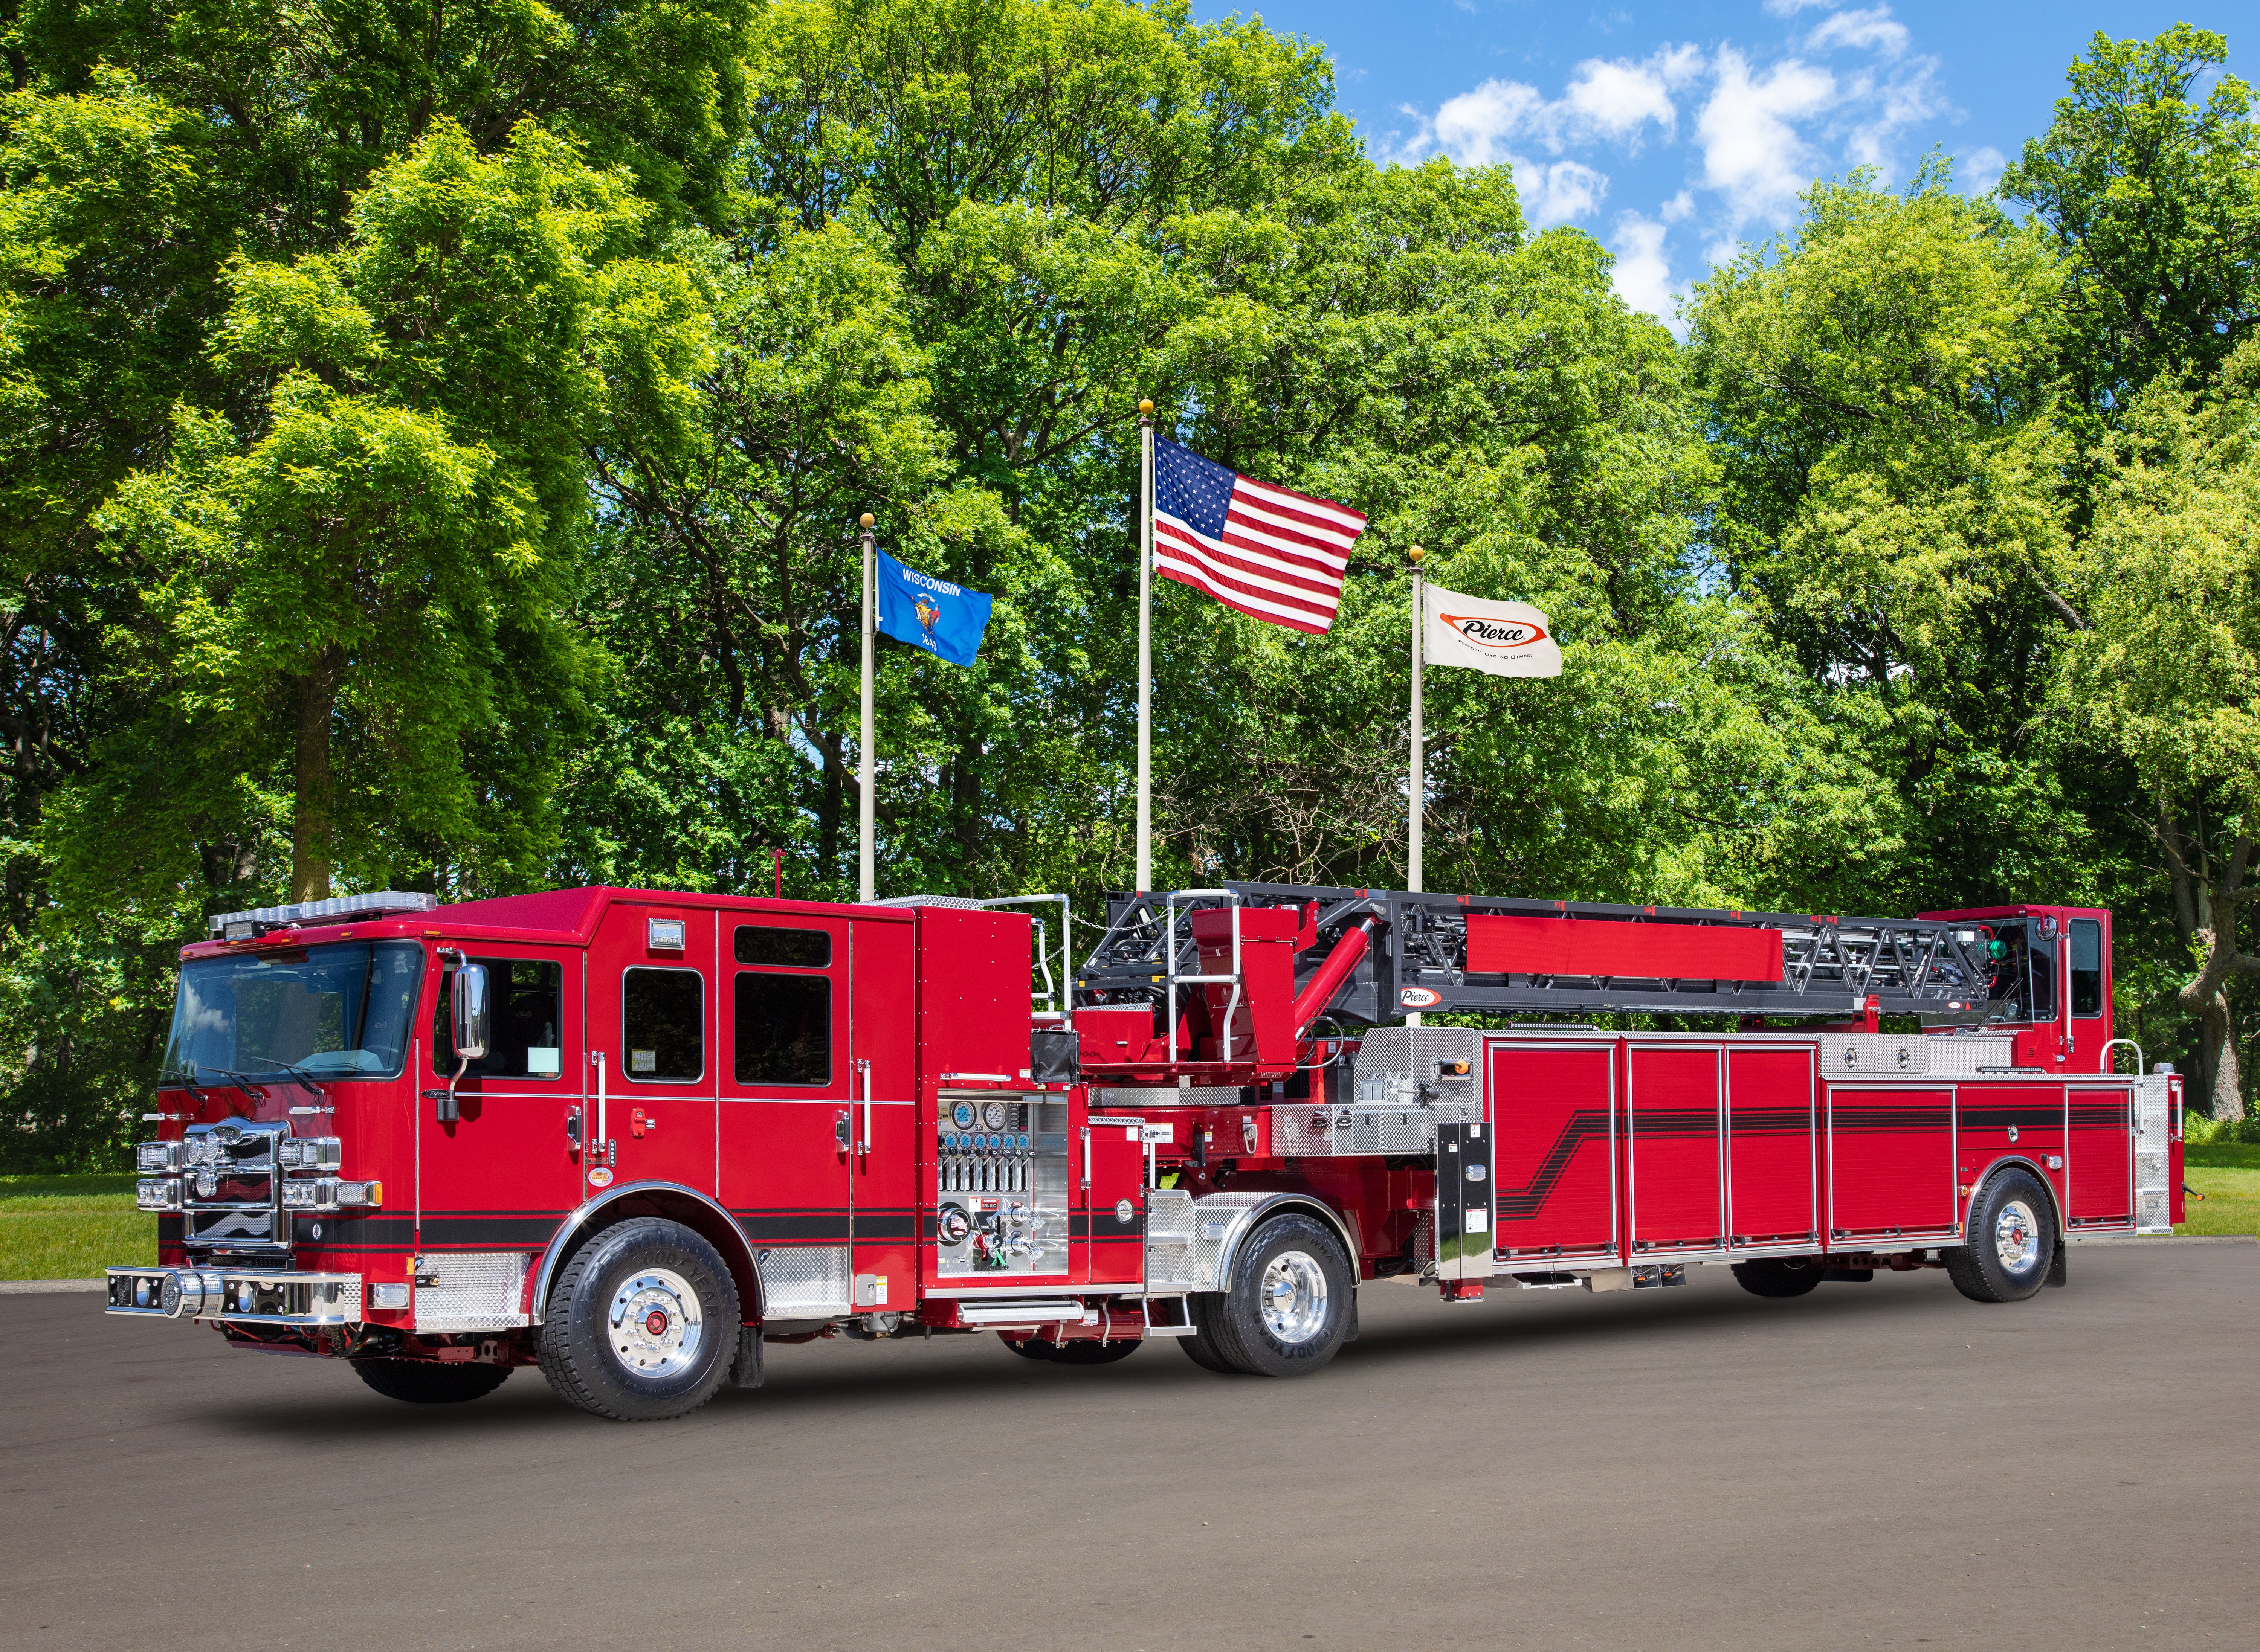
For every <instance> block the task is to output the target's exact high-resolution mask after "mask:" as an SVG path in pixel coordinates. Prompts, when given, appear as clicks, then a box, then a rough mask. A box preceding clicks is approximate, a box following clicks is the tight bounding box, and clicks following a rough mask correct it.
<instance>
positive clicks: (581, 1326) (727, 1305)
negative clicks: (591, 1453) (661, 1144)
mask: <svg viewBox="0 0 2260 1652" xmlns="http://www.w3.org/2000/svg"><path fill="white" fill-rule="evenodd" d="M739 1317H740V1316H739V1312H738V1288H737V1285H736V1284H735V1283H734V1282H733V1280H732V1279H731V1277H730V1269H729V1268H728V1266H727V1264H726V1263H725V1262H723V1260H722V1257H721V1255H720V1253H719V1252H718V1251H717V1250H716V1249H715V1248H714V1247H713V1246H712V1245H710V1244H708V1243H707V1242H706V1241H704V1240H703V1239H701V1238H700V1237H699V1236H698V1235H697V1234H695V1233H693V1232H691V1231H690V1229H689V1228H688V1227H685V1226H683V1225H682V1224H681V1223H680V1222H670V1221H666V1220H663V1219H661V1218H658V1217H653V1216H645V1217H638V1218H635V1219H632V1220H629V1221H625V1222H621V1223H619V1224H618V1225H617V1226H611V1227H607V1228H606V1229H604V1232H602V1233H600V1234H597V1236H596V1237H595V1238H593V1239H591V1240H590V1241H589V1242H588V1243H587V1244H585V1245H583V1247H582V1248H580V1249H579V1250H578V1251H576V1252H575V1253H574V1255H573V1258H572V1260H571V1261H570V1262H567V1263H566V1264H565V1269H564V1271H563V1272H562V1273H561V1274H560V1275H559V1276H558V1277H557V1283H556V1284H555V1285H554V1286H553V1287H552V1288H551V1290H550V1292H549V1305H548V1308H547V1312H546V1314H545V1316H544V1319H543V1323H542V1327H541V1374H542V1375H543V1376H544V1377H547V1378H548V1379H549V1385H550V1386H551V1387H552V1388H554V1389H555V1390H556V1391H557V1392H558V1395H559V1397H560V1398H563V1399H566V1400H569V1401H570V1402H571V1403H572V1404H574V1405H578V1406H579V1407H580V1408H581V1409H582V1410H583V1411H586V1412H594V1413H595V1414H596V1415H597V1416H599V1417H610V1418H612V1419H614V1420H618V1421H621V1422H656V1421H660V1420H664V1419H666V1418H669V1417H681V1416H683V1415H685V1414H686V1413H688V1412H694V1411H696V1410H697V1409H698V1407H699V1406H701V1405H704V1404H705V1403H706V1402H707V1401H708V1400H710V1399H712V1398H713V1397H714V1391H715V1390H717V1389H719V1387H721V1385H722V1383H723V1380H724V1379H725V1378H726V1377H728V1376H729V1374H730V1368H731V1364H732V1362H733V1360H734V1359H735V1357H736V1355H737V1348H738V1321H739Z"/></svg>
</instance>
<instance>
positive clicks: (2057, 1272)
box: [2041, 1234, 2071, 1286]
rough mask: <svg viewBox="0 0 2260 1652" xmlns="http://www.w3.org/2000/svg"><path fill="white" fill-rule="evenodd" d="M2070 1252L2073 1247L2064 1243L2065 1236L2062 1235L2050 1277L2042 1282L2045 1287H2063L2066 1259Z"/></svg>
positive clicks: (2050, 1268) (2050, 1270) (2049, 1272)
mask: <svg viewBox="0 0 2260 1652" xmlns="http://www.w3.org/2000/svg"><path fill="white" fill-rule="evenodd" d="M2070 1250H2071V1247H2070V1245H2067V1244H2065V1243H2064V1242H2063V1236H2062V1235H2061V1234H2059V1235H2057V1238H2056V1260H2055V1261H2054V1262H2050V1263H2049V1271H2048V1277H2047V1278H2045V1279H2043V1280H2042V1281H2041V1284H2042V1285H2043V1286H2049V1285H2061V1284H2063V1265H2064V1258H2065V1257H2066V1256H2067V1255H2069V1254H2070Z"/></svg>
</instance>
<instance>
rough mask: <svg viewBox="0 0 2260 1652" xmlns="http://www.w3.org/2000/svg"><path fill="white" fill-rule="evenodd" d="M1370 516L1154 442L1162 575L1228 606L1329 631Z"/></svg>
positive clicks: (1157, 563) (1279, 622)
mask: <svg viewBox="0 0 2260 1652" xmlns="http://www.w3.org/2000/svg"><path fill="white" fill-rule="evenodd" d="M1364 532H1365V518H1364V517H1362V516H1361V515H1360V514H1359V513H1358V512H1356V511H1352V510H1349V509H1348V508H1346V507H1345V506H1342V505H1339V504H1335V503H1334V501H1333V500H1332V499H1318V498H1313V497H1311V496H1310V495H1308V494H1305V493H1295V492H1291V491H1290V490H1288V489H1285V488H1275V487H1273V486H1272V485H1271V484H1270V483H1264V482H1256V481H1254V480H1252V479H1251V478H1249V477H1247V476H1241V475H1239V474H1238V473H1236V472H1234V471H1232V470H1228V469H1227V468H1225V467H1224V466H1222V465H1220V464H1218V463H1216V462H1215V461H1213V460H1209V459H1204V458H1202V457H1201V456H1200V455H1199V454H1197V453H1195V452H1193V451H1192V450H1191V448H1189V447H1178V446H1177V444H1176V443H1175V442H1173V441H1169V440H1164V439H1163V438H1162V437H1159V436H1156V437H1155V439H1154V571H1155V573H1157V574H1159V575H1160V576H1162V578H1164V579H1174V580H1176V581H1177V582H1178V583H1181V584H1186V585H1191V587H1192V588H1193V589H1194V590H1203V591H1206V592H1207V593H1208V594H1209V595H1210V596H1212V597H1215V598H1216V599H1217V601H1219V602H1220V603H1222V604H1224V605H1225V606H1226V607H1227V608H1237V609H1238V610H1240V611H1241V613H1243V614H1249V615H1252V616H1254V617H1255V619H1264V620H1269V622H1270V623H1271V624H1273V625H1275V626H1293V627H1294V628H1295V629H1296V630H1298V631H1309V632H1320V633H1322V632H1324V631H1325V630H1326V629H1327V627H1328V626H1332V625H1333V624H1334V611H1335V610H1336V609H1337V608H1339V607H1340V606H1341V586H1342V573H1343V570H1344V569H1347V568H1348V566H1349V547H1351V546H1353V545H1355V544H1356V543H1357V536H1358V535H1359V534H1361V533H1364Z"/></svg>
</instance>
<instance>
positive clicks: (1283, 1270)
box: [1203, 1216, 1355, 1377]
mask: <svg viewBox="0 0 2260 1652" xmlns="http://www.w3.org/2000/svg"><path fill="white" fill-rule="evenodd" d="M1354 1288H1355V1286H1354V1281H1353V1280H1352V1277H1351V1275H1350V1269H1349V1262H1348V1258H1347V1257H1345V1256H1344V1255H1342V1249H1341V1241H1338V1240H1337V1239H1336V1238H1335V1237H1334V1234H1331V1233H1329V1232H1327V1229H1326V1228H1324V1227H1322V1226H1320V1225H1319V1224H1318V1223H1317V1222H1316V1221H1314V1220H1312V1219H1311V1218H1310V1217H1307V1216H1275V1217H1273V1218H1272V1219H1270V1220H1269V1221H1268V1222H1266V1223H1264V1224H1263V1225H1262V1226H1261V1227H1259V1228H1257V1229H1256V1230H1255V1233H1254V1234H1251V1235H1249V1237H1248V1242H1247V1243H1246V1244H1244V1245H1242V1246H1241V1248H1240V1253H1239V1255H1236V1256H1234V1258H1233V1261H1232V1277H1231V1278H1230V1280H1229V1281H1228V1282H1227V1287H1226V1289H1225V1290H1224V1291H1220V1292H1219V1293H1218V1295H1217V1296H1216V1297H1215V1298H1213V1299H1212V1301H1211V1302H1210V1303H1209V1304H1208V1306H1207V1312H1205V1314H1204V1315H1203V1321H1204V1327H1205V1332H1206V1334H1208V1335H1209V1336H1210V1337H1211V1338H1212V1341H1213V1342H1214V1345H1215V1348H1216V1351H1217V1352H1218V1353H1219V1355H1222V1356H1223V1357H1224V1359H1225V1360H1226V1361H1227V1362H1228V1363H1230V1364H1231V1365H1232V1367H1233V1368H1234V1370H1242V1371H1245V1372H1247V1373H1248V1375H1249V1376H1251V1377H1303V1376H1307V1375H1308V1374H1309V1373H1311V1372H1312V1371H1315V1370H1318V1369H1319V1368H1320V1366H1321V1365H1324V1364H1325V1363H1326V1362H1327V1361H1328V1360H1330V1359H1332V1358H1334V1355H1335V1354H1337V1353H1338V1352H1340V1351H1341V1345H1342V1342H1343V1341H1344V1340H1345V1339H1346V1338H1347V1337H1348V1334H1349V1306H1350V1292H1351V1291H1352V1290H1353V1289H1354Z"/></svg>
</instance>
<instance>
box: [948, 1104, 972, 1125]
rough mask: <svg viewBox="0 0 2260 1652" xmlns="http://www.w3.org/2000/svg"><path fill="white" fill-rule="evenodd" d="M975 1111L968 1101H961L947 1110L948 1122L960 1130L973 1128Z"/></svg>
mask: <svg viewBox="0 0 2260 1652" xmlns="http://www.w3.org/2000/svg"><path fill="white" fill-rule="evenodd" d="M976 1113H977V1110H976V1108H975V1106H974V1105H973V1104H972V1103H971V1102H969V1101H961V1102H959V1103H958V1104H957V1105H955V1107H952V1108H951V1109H950V1110H949V1121H950V1123H952V1124H954V1125H955V1126H957V1127H958V1128H959V1129H960V1130H970V1129H971V1128H973V1126H974V1123H975V1120H976Z"/></svg>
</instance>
